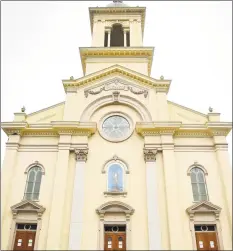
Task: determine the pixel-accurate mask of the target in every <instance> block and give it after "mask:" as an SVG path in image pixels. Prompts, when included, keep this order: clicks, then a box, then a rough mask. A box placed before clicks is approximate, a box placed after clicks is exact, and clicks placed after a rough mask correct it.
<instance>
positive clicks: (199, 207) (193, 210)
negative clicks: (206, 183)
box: [186, 201, 221, 215]
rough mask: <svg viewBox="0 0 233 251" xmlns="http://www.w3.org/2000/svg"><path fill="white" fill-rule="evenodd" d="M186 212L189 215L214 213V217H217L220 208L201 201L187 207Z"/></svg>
mask: <svg viewBox="0 0 233 251" xmlns="http://www.w3.org/2000/svg"><path fill="white" fill-rule="evenodd" d="M186 211H187V213H188V214H189V215H194V214H198V213H214V214H216V215H219V214H220V212H221V208H220V207H219V206H217V205H214V204H213V203H211V202H209V201H201V202H198V203H195V204H194V205H192V206H191V207H188V208H187V209H186Z"/></svg>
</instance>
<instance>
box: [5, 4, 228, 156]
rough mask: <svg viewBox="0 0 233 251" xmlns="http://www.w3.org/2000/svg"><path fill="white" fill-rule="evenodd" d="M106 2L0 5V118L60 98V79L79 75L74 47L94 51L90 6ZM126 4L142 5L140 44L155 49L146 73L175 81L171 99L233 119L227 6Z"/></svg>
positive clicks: (223, 117) (34, 108) (27, 110)
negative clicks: (150, 66) (145, 8)
mask: <svg viewBox="0 0 233 251" xmlns="http://www.w3.org/2000/svg"><path fill="white" fill-rule="evenodd" d="M110 2H111V1H85V2H84V1H77V2H74V1H72V2H69V1H64V2H56V1H54V2H49V1H43V2H37V1H31V2H30V1H29V2H28V1H27V2H26V1H25V2H19V1H17V2H13V1H9V2H8V1H4V2H2V3H1V5H2V10H1V11H2V13H1V19H2V25H1V43H2V48H1V50H2V54H1V61H2V67H1V70H2V75H1V105H2V106H1V115H2V116H1V121H12V120H13V118H14V115H13V113H14V112H19V111H20V108H21V107H22V106H25V107H26V113H32V112H34V111H37V110H40V109H43V108H46V107H48V106H51V105H54V104H56V103H59V102H62V101H64V100H65V92H64V90H63V86H62V82H61V80H62V79H68V78H69V77H70V76H74V77H75V78H79V77H81V76H82V67H81V63H80V57H79V47H88V46H91V32H90V22H89V13H88V7H96V6H99V7H101V6H105V5H106V4H108V3H110ZM124 3H126V4H129V5H130V6H144V7H147V10H146V23H145V33H144V46H154V47H155V53H154V60H153V67H152V73H151V76H152V77H154V78H159V77H160V76H161V75H164V77H165V78H168V79H172V84H171V88H170V91H169V94H168V99H169V100H171V101H173V102H176V103H178V104H181V105H184V106H186V107H189V108H192V109H194V110H197V111H200V112H203V113H208V108H209V106H211V107H213V109H214V111H215V112H220V113H221V120H222V121H232V2H231V1H225V2H224V1H208V2H205V1H197V2H194V1H188V2H185V1H182V2H175V1H172V2H169V1H150V2H149V1H130V2H129V1H124ZM74 109H75V107H74ZM231 137H232V134H230V135H229V136H228V142H229V151H230V152H231V151H232V143H231ZM6 141H7V137H6V136H5V133H2V138H1V153H2V157H3V156H4V153H5V142H6Z"/></svg>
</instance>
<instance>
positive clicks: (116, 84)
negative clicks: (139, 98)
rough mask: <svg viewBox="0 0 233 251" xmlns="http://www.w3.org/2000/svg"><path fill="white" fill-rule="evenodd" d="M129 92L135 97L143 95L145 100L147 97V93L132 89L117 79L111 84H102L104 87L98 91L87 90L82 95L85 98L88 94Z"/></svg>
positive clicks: (143, 90) (142, 90)
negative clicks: (111, 91) (112, 91)
mask: <svg viewBox="0 0 233 251" xmlns="http://www.w3.org/2000/svg"><path fill="white" fill-rule="evenodd" d="M110 90H114V91H120V90H122V91H130V92H131V93H133V94H135V95H141V94H144V97H145V98H146V97H147V96H148V91H147V90H145V89H141V88H134V87H132V86H130V85H129V84H126V83H124V82H123V81H120V80H119V79H115V80H113V81H111V82H108V83H106V84H104V86H102V87H100V88H98V89H94V90H93V89H88V90H85V91H84V95H85V97H86V98H87V97H88V95H89V94H91V95H97V94H100V93H101V92H102V91H110Z"/></svg>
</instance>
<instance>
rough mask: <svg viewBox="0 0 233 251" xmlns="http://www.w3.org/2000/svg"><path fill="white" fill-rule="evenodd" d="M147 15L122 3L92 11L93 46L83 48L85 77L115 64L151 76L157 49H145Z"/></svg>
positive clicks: (91, 9)
mask: <svg viewBox="0 0 233 251" xmlns="http://www.w3.org/2000/svg"><path fill="white" fill-rule="evenodd" d="M145 13H146V8H145V7H130V6H128V5H126V4H125V3H123V1H113V2H112V3H110V4H108V5H107V6H106V7H90V8H89V16H90V26H91V34H92V46H91V47H88V48H87V47H86V48H83V47H82V48H80V55H81V60H82V67H83V73H84V75H88V74H91V73H93V72H96V71H99V70H102V69H105V68H108V67H110V66H112V65H116V64H118V65H122V66H124V67H127V68H129V69H131V70H134V71H138V72H140V73H142V74H144V75H148V76H149V75H150V71H151V64H152V58H153V52H154V48H153V47H143V33H144V24H145Z"/></svg>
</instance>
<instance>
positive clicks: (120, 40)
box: [110, 24, 124, 47]
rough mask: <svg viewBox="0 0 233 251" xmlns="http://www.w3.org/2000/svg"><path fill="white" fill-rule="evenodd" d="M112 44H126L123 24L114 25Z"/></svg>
mask: <svg viewBox="0 0 233 251" xmlns="http://www.w3.org/2000/svg"><path fill="white" fill-rule="evenodd" d="M110 46H119V47H121V46H124V32H123V28H122V25H121V24H114V25H113V26H112V31H111V39H110Z"/></svg>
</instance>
